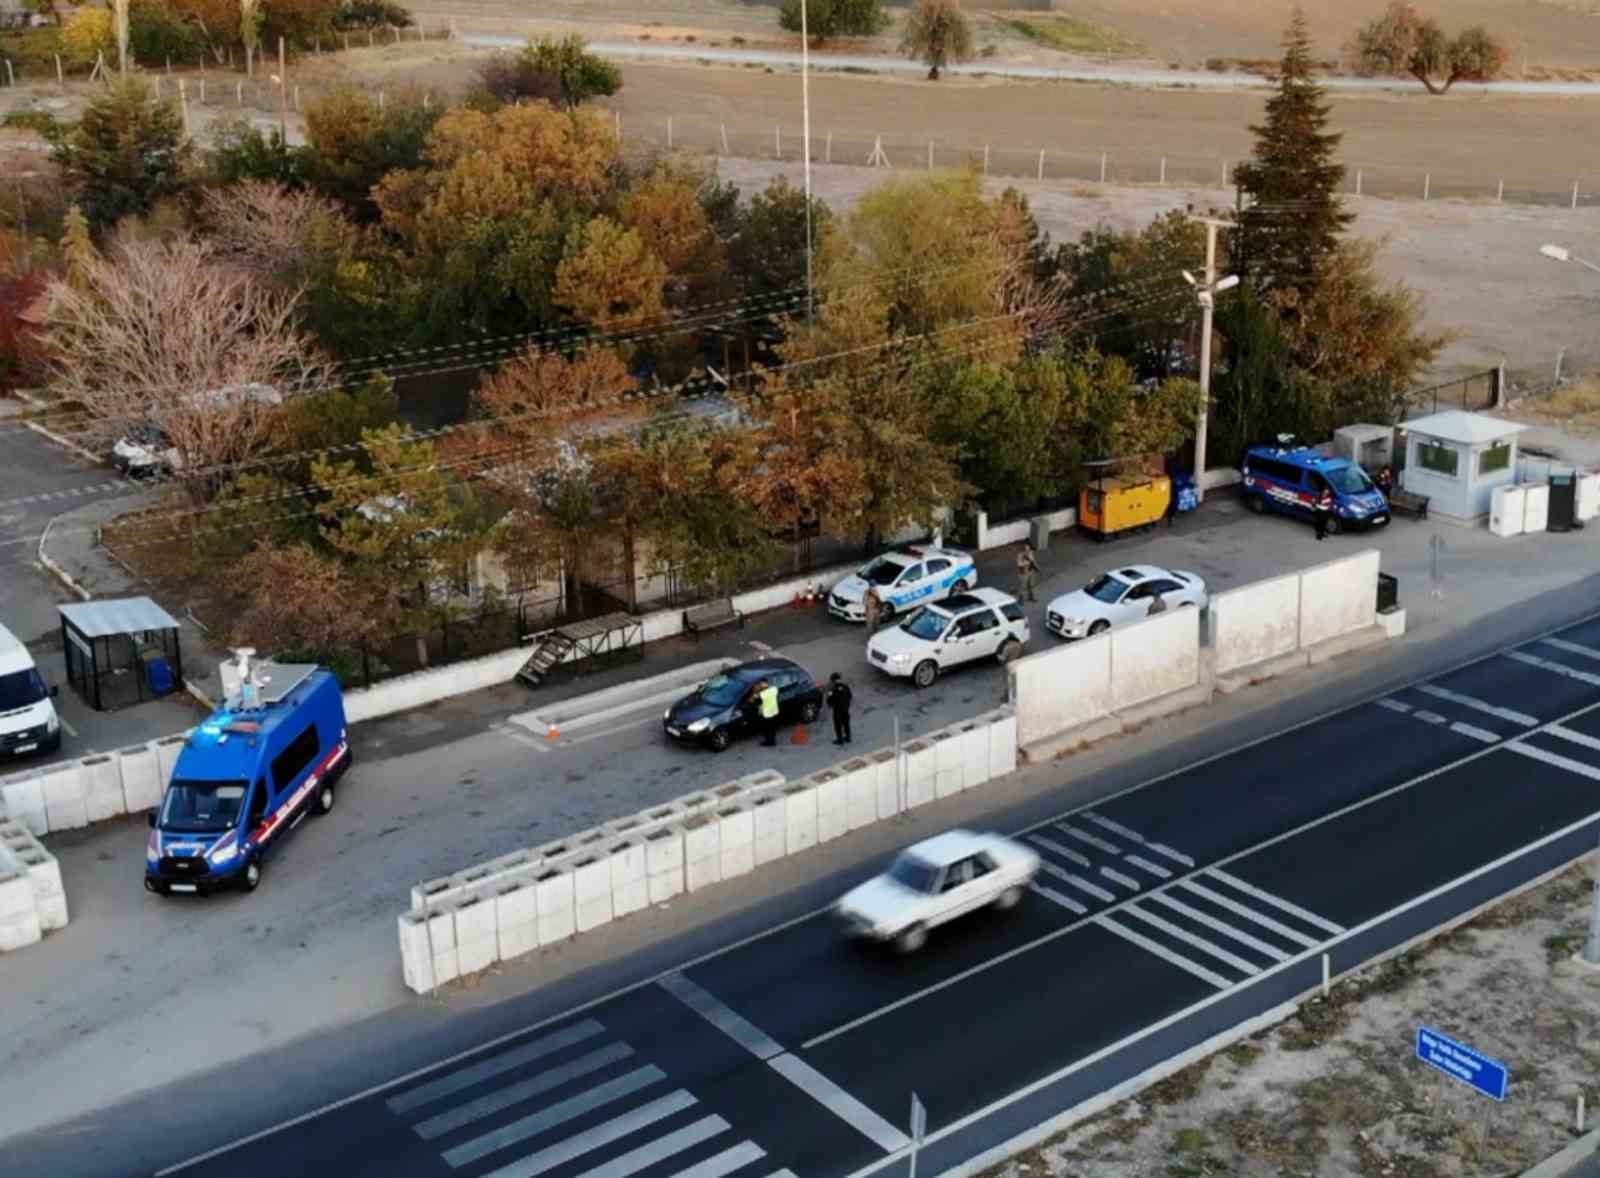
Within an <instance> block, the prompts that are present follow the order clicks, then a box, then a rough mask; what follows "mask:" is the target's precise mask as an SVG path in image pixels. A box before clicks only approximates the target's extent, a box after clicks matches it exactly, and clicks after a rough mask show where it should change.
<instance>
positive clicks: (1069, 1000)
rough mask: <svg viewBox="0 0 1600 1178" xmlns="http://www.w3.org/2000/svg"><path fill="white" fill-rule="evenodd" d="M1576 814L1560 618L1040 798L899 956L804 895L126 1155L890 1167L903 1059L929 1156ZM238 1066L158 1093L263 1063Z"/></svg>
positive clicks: (1583, 664) (1506, 876) (1474, 872)
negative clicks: (1305, 710) (225, 1136)
mask: <svg viewBox="0 0 1600 1178" xmlns="http://www.w3.org/2000/svg"><path fill="white" fill-rule="evenodd" d="M1597 826H1600V620H1589V621H1585V622H1581V623H1579V624H1576V625H1573V626H1570V627H1568V628H1567V629H1565V630H1564V631H1562V632H1560V633H1559V634H1557V635H1554V636H1553V637H1551V638H1546V639H1543V640H1538V641H1532V642H1525V643H1523V644H1522V645H1520V646H1517V647H1514V648H1510V649H1508V650H1506V651H1503V652H1501V653H1498V654H1494V655H1491V656H1489V657H1487V658H1485V659H1483V660H1482V661H1479V662H1477V663H1475V664H1472V665H1469V666H1467V667H1465V668H1462V669H1459V670H1456V671H1454V672H1451V673H1447V674H1443V675H1440V676H1438V677H1436V678H1434V679H1432V680H1429V681H1426V682H1422V683H1417V684H1413V685H1411V686H1408V687H1405V688H1403V689H1399V690H1395V691H1392V692H1391V693H1390V694H1388V695H1385V696H1383V697H1381V698H1378V699H1374V700H1371V701H1368V702H1365V703H1361V704H1359V705H1356V706H1355V707H1353V708H1350V709H1348V710H1346V711H1343V712H1340V713H1336V714H1333V715H1329V716H1325V717H1323V718H1321V719H1317V720H1313V721H1311V722H1309V723H1306V724H1303V725H1301V726H1299V727H1296V728H1294V729H1292V730H1289V731H1285V732H1280V733H1278V734H1276V735H1272V736H1269V737H1267V738H1266V739H1264V740H1262V741H1260V742H1257V743H1255V744H1253V745H1250V746H1247V747H1244V748H1236V749H1234V750H1232V751H1227V752H1224V753H1222V754H1221V755H1220V756H1217V757H1214V758H1212V759H1209V760H1205V761H1200V762H1197V763H1193V764H1190V765H1189V766H1188V767H1186V768H1183V769H1181V770H1179V771H1177V772H1175V773H1172V774H1170V775H1168V776H1166V777H1164V778H1161V779H1158V780H1156V781H1154V782H1151V783H1149V784H1146V785H1144V786H1142V787H1139V788H1136V789H1133V790H1131V791H1128V792H1124V793H1121V794H1117V795H1114V796H1112V797H1109V798H1106V799H1104V800H1102V801H1101V802H1099V803H1098V804H1096V805H1095V806H1094V807H1093V808H1092V809H1088V810H1084V809H1079V810H1075V811H1068V812H1064V813H1058V814H1055V815H1051V816H1049V817H1047V818H1046V820H1045V821H1044V822H1042V823H1037V824H1034V825H1033V826H1032V827H1031V828H1030V829H1029V830H1028V832H1027V834H1026V835H1025V837H1026V838H1027V839H1028V841H1029V842H1030V843H1031V844H1032V845H1033V846H1034V847H1035V849H1037V850H1038V851H1039V852H1040V853H1041V855H1042V856H1043V857H1044V861H1045V863H1046V864H1047V865H1048V866H1047V867H1046V870H1045V872H1044V873H1043V874H1041V876H1040V878H1039V880H1038V885H1039V887H1038V889H1037V890H1036V891H1035V894H1033V895H1032V896H1030V897H1029V900H1028V901H1027V902H1026V903H1024V904H1023V905H1022V906H1021V907H1020V908H1019V909H1018V910H1017V911H1015V912H1014V913H1011V914H1007V915H1004V916H1001V915H997V914H984V915H983V916H980V917H976V918H973V919H970V920H969V921H967V922H966V923H964V924H961V925H957V926H953V927H949V928H947V929H945V930H941V931H940V932H938V933H937V934H936V935H935V936H934V937H933V938H932V939H931V940H930V942H929V944H928V946H927V948H926V949H925V950H924V951H923V953H922V954H920V955H918V956H917V957H915V958H912V959H908V960H901V959H896V958H892V957H889V956H887V955H884V954H881V953H877V952H874V951H871V950H867V949H862V948H858V947H855V946H852V945H849V944H846V943H845V942H843V941H842V940H841V938H840V937H839V935H838V933H837V930H836V929H835V928H834V927H833V926H832V924H831V922H830V920H829V919H828V918H827V917H826V916H825V915H822V914H814V915H810V916H802V917H800V918H799V919H796V920H793V921H791V922H787V923H785V924H782V925H780V926H778V927H774V928H770V929H768V930H767V931H765V932H764V933H763V934H761V935H758V936H756V937H755V938H753V939H747V940H744V941H739V942H736V943H733V944H731V945H728V946H727V947H725V948H722V949H720V950H719V951H716V952H714V953H712V954H711V955H710V956H707V957H704V958H701V959H698V960H695V961H692V962H690V963H688V964H686V965H685V964H681V962H680V964H679V965H678V966H677V968H675V969H673V970H672V971H670V972H667V973H665V974H663V975H660V976H658V977H654V978H650V979H646V980H643V981H641V982H640V983H638V984H637V985H635V986H633V987H630V988H628V989H627V990H624V991H622V992H620V993H616V994H614V995H612V996H609V997H603V998H601V999H600V1000H598V1001H597V1002H594V1003H591V1004H588V1005H586V1006H584V1007H582V1008H580V1009H574V1010H571V1011H569V1012H568V1013H566V1014H564V1015H557V1016H556V1017H554V1018H551V1019H546V1020H544V1021H542V1022H540V1023H538V1024H537V1025H534V1026H530V1027H527V1028H526V1029H524V1030H521V1031H518V1032H514V1033H512V1034H510V1035H505V1036H500V1037H497V1038H496V1039H494V1040H493V1041H491V1042H489V1043H486V1044H482V1045H481V1046H480V1047H479V1048H478V1049H476V1050H469V1051H467V1052H466V1053H464V1054H461V1055H459V1056H457V1057H455V1058H453V1059H451V1060H450V1061H448V1062H446V1063H443V1064H440V1065H438V1066H434V1067H426V1068H423V1069H421V1070H420V1071H416V1072H412V1073H411V1074H409V1075H407V1076H406V1077H404V1078H403V1079H397V1080H394V1081H392V1082H391V1083H388V1084H385V1085H382V1086H380V1087H379V1088H378V1089H377V1090H375V1091H371V1092H369V1093H367V1094H366V1095H363V1096H360V1097H358V1098H356V1099H354V1100H350V1101H347V1102H344V1103H342V1104H340V1105H338V1106H336V1107H333V1108H330V1109H328V1110H327V1111H324V1112H321V1113H317V1114H314V1115H311V1116H310V1117H309V1118H307V1119H304V1120H302V1121H300V1122H299V1123H297V1124H295V1125H294V1126H293V1127H292V1128H290V1129H288V1130H286V1131H281V1132H276V1133H272V1134H269V1135H268V1136H266V1137H264V1138H262V1139H260V1140H257V1141H254V1142H251V1143H249V1144H245V1145H243V1146H241V1147H238V1148H233V1149H225V1150H224V1152H221V1153H218V1154H216V1155H214V1156H211V1157H209V1158H206V1159H204V1160H199V1161H196V1162H194V1163H192V1164H189V1165H179V1163H181V1162H182V1161H183V1159H184V1157H185V1156H193V1154H194V1153H195V1152H196V1151H197V1150H200V1149H205V1148H207V1147H211V1146H213V1145H215V1144H216V1143H215V1141H214V1140H211V1139H209V1136H210V1135H208V1134H207V1133H206V1132H205V1131H204V1129H203V1126H202V1124H200V1123H197V1122H196V1120H195V1118H194V1116H193V1113H194V1111H195V1110H193V1109H192V1108H191V1109H186V1110H184V1113H185V1115H186V1116H187V1118H188V1121H189V1124H190V1129H189V1131H188V1132H186V1133H185V1134H184V1135H183V1136H182V1137H181V1138H179V1137H176V1136H175V1137H174V1138H173V1139H171V1140H170V1141H169V1142H167V1143H166V1146H165V1148H164V1149H163V1151H162V1152H163V1154H164V1156H163V1157H162V1159H161V1161H160V1162H158V1163H157V1165H156V1166H154V1167H151V1168H153V1169H157V1170H158V1171H159V1172H160V1173H162V1174H163V1175H164V1174H167V1173H182V1174H185V1175H213V1174H215V1175H222V1174H228V1175H241V1174H243V1175H256V1174H260V1175H268V1174H271V1175H274V1176H276V1175H278V1174H282V1173H286V1172H287V1173H340V1174H349V1175H375V1176H376V1175H430V1176H431V1175H461V1176H462V1178H480V1176H485V1175H491V1174H492V1175H495V1176H496V1178H513V1176H520V1178H529V1176H532V1175H539V1174H551V1175H556V1176H558V1178H579V1176H581V1178H627V1176H630V1175H636V1174H642V1175H648V1176H649V1178H656V1176H658V1175H659V1176H661V1178H665V1176H667V1175H672V1176H674V1178H680V1176H684V1175H687V1176H691V1178H715V1176H721V1175H739V1176H740V1178H768V1176H770V1175H774V1174H783V1173H784V1172H785V1171H787V1172H789V1173H791V1174H794V1175H799V1176H801V1178H822V1176H825V1175H826V1176H839V1175H859V1174H862V1173H865V1172H869V1171H874V1170H887V1171H888V1172H891V1173H901V1172H904V1169H905V1161H904V1147H905V1144H906V1138H905V1126H906V1120H907V1112H906V1110H907V1103H908V1100H909V1096H910V1093H911V1092H912V1090H915V1091H916V1092H917V1093H918V1095H919V1096H920V1097H921V1099H922V1100H923V1102H924V1104H925V1105H926V1107H927V1109H928V1118H929V1123H928V1128H929V1137H928V1140H927V1143H926V1145H925V1147H924V1151H923V1158H922V1161H921V1167H922V1171H923V1172H924V1173H930V1174H931V1173H938V1172H941V1171H943V1170H945V1169H948V1168H950V1167H952V1166H955V1165H958V1164H960V1163H962V1162H963V1161H965V1160H967V1159H970V1158H972V1157H974V1156H976V1155H978V1154H981V1153H982V1152H983V1151H984V1150H987V1149H990V1148H993V1147H994V1146H996V1145H998V1144H1000V1143H1001V1142H1003V1141H1005V1140H1007V1139H1009V1138H1010V1137H1012V1136H1014V1135H1016V1134H1018V1133H1020V1132H1023V1131H1025V1130H1026V1129H1027V1128H1028V1127H1029V1126H1032V1125H1034V1124H1037V1123H1039V1122H1041V1121H1043V1120H1046V1119H1048V1117H1049V1116H1051V1115H1053V1114H1054V1113H1055V1112H1057V1111H1059V1110H1061V1109H1063V1108H1066V1107H1070V1106H1071V1105H1073V1104H1076V1103H1078V1102H1079V1101H1081V1100H1083V1099H1085V1098H1087V1097H1089V1096H1091V1095H1093V1094H1095V1093H1098V1092H1101V1091H1104V1090H1105V1089H1107V1088H1109V1087H1111V1086H1113V1085H1115V1084H1116V1083H1118V1082H1120V1081H1121V1080H1123V1079H1126V1078H1128V1077H1130V1076H1132V1075H1135V1074H1137V1073H1138V1072H1140V1071H1142V1070H1143V1069H1144V1068H1146V1067H1148V1066H1150V1064H1152V1063H1153V1062H1155V1061H1158V1060H1161V1059H1165V1058H1168V1057H1170V1056H1172V1055H1174V1054H1176V1053H1178V1052H1181V1051H1183V1050H1185V1049H1187V1048H1188V1047H1190V1046H1193V1045H1194V1044H1196V1043H1199V1042H1202V1041H1204V1040H1205V1039H1206V1038H1208V1037H1210V1036H1211V1035H1213V1034H1215V1033H1217V1032H1218V1031H1219V1030H1221V1029H1224V1028H1226V1027H1228V1026H1232V1025H1234V1024H1236V1023H1238V1022H1240V1021H1243V1020H1245V1019H1248V1018H1251V1017H1254V1016H1255V1015H1258V1014H1261V1013H1263V1012H1265V1011H1268V1010H1271V1009H1273V1008H1275V1007H1277V1006H1279V1005H1280V1004H1282V1003H1284V1002H1286V1001H1289V1000H1291V999H1292V998H1294V997H1296V996H1298V995H1300V994H1303V993H1304V992H1306V991H1307V990H1309V989H1310V988H1312V987H1313V986H1314V985H1315V984H1316V983H1317V981H1318V980H1319V979H1320V976H1321V966H1322V955H1323V954H1324V953H1327V954H1328V955H1329V956H1330V959H1331V964H1332V968H1333V970H1334V972H1335V973H1338V972H1340V971H1343V970H1346V969H1349V968H1352V967H1354V966H1356V965H1358V964H1359V963H1360V962H1362V961H1365V960H1368V959H1370V958H1371V957H1372V956H1374V955H1376V954H1378V953H1381V952H1383V951H1385V950H1387V949H1389V948H1391V947H1393V946H1394V945H1396V944H1400V943H1403V942H1405V941H1407V940H1409V939H1410V938H1411V937H1413V936H1415V935H1417V934H1418V933H1420V932H1422V931H1425V930H1426V929H1428V928H1431V927H1433V926H1434V925H1436V924H1438V923H1439V922H1440V921H1442V920H1445V919H1448V918H1449V917H1450V916H1452V915H1455V914H1457V913H1459V912H1461V911H1465V910H1468V909H1470V908H1472V907H1474V906H1476V905H1478V904H1481V903H1483V902H1485V901H1486V900H1488V899H1490V898H1492V897H1493V896H1495V895H1498V894H1500V893H1502V892H1504V891H1505V890H1507V889H1509V888H1511V887H1514V886H1516V885H1517V884H1518V883H1520V882H1523V881H1524V880H1526V879H1529V878H1532V877H1533V876H1536V875H1538V874H1541V873H1542V872H1544V871H1547V870H1550V869H1552V868H1553V867H1555V866H1557V865H1559V864H1561V863H1564V862H1566V861H1568V860H1570V859H1571V858H1573V857H1575V856H1576V855H1578V854H1580V853H1583V852H1585V851H1587V850H1588V849H1590V848H1591V847H1592V845H1593V838H1594V830H1595V829H1596V827H1597ZM176 1018H177V1020H178V1022H179V1023H180V1024H181V1015H177V1016H176ZM181 1033H182V1032H181V1026H178V1025H175V1027H174V1034H181ZM1507 1062H1509V1063H1510V1064H1511V1065H1512V1067H1513V1070H1515V1069H1516V1068H1517V1067H1518V1066H1519V1065H1522V1066H1528V1065H1531V1064H1533V1063H1534V1062H1535V1061H1532V1060H1519V1059H1516V1058H1514V1057H1513V1058H1512V1059H1509V1060H1508V1061H1507ZM238 1078H239V1080H240V1081H241V1082H240V1083H239V1084H238V1085H237V1086H230V1088H229V1090H227V1091H226V1092H223V1093H220V1094H219V1093H216V1092H213V1091H209V1090H207V1091H189V1092H187V1093H185V1092H182V1091H180V1092H174V1093H169V1094H166V1095H164V1096H163V1097H161V1098H160V1099H159V1102H158V1103H159V1104H165V1105H167V1106H168V1107H169V1108H170V1107H173V1106H174V1105H175V1104H180V1103H182V1102H184V1100H185V1099H188V1100H191V1101H194V1100H198V1101H206V1100H217V1101H219V1102H221V1103H222V1104H225V1105H230V1106H237V1105H238V1104H239V1103H245V1104H248V1103H249V1102H250V1100H251V1098H252V1097H251V1091H252V1089H253V1088H255V1087H257V1086H262V1085H264V1086H268V1087H270V1086H271V1085H272V1084H273V1075H271V1074H251V1072H250V1069H248V1068H247V1069H243V1070H242V1071H241V1072H240V1075H239V1077H238ZM263 1103H270V1102H266V1101H264V1102H263ZM67 1136H70V1135H67ZM55 1140H56V1144H58V1145H59V1144H61V1143H62V1141H63V1140H65V1138H63V1137H58V1138H56V1139H55ZM29 1148H30V1149H32V1148H33V1147H32V1146H30V1147H29ZM34 1156H35V1158H36V1160H38V1155H34ZM141 1156H143V1153H142V1151H141ZM163 1166H165V1167H168V1168H165V1169H163V1168H162V1167H163ZM171 1167H177V1168H175V1169H174V1168H171ZM78 1172H87V1171H85V1170H83V1169H81V1168H80V1170H79V1171H78ZM105 1172H108V1173H111V1172H122V1173H132V1172H148V1170H146V1169H143V1168H142V1167H141V1168H140V1169H139V1170H106V1171H105Z"/></svg>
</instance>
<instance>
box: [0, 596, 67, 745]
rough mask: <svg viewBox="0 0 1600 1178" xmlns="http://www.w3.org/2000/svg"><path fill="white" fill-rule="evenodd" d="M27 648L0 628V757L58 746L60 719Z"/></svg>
mask: <svg viewBox="0 0 1600 1178" xmlns="http://www.w3.org/2000/svg"><path fill="white" fill-rule="evenodd" d="M57 690H58V689H57V688H54V687H46V686H45V682H44V676H43V675H41V674H39V668H38V667H37V666H36V665H35V664H34V661H33V655H31V654H29V653H28V648H27V647H26V646H24V645H22V643H21V642H19V641H17V636H16V635H15V634H13V633H12V632H11V631H10V630H7V629H6V628H5V627H4V626H0V756H10V757H21V756H26V755H28V754H29V753H53V752H55V751H56V750H57V749H59V748H60V747H61V718H60V717H59V716H57V715H56V708H55V705H54V704H53V703H51V702H50V699H51V697H52V696H54V695H55V694H56V691H57Z"/></svg>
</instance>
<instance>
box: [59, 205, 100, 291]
mask: <svg viewBox="0 0 1600 1178" xmlns="http://www.w3.org/2000/svg"><path fill="white" fill-rule="evenodd" d="M61 256H62V259H63V260H64V261H65V263H66V279H67V285H68V286H71V287H72V288H73V289H75V290H87V289H88V288H89V271H90V269H91V268H92V266H93V264H94V263H95V262H96V261H98V260H99V257H100V254H99V251H98V250H96V249H95V248H94V239H93V238H92V237H91V236H90V235H89V219H88V218H87V217H85V216H84V215H83V210H82V209H80V208H79V207H78V206H77V205H73V206H72V207H71V208H69V209H68V210H67V216H66V219H65V221H63V222H62V231H61Z"/></svg>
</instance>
